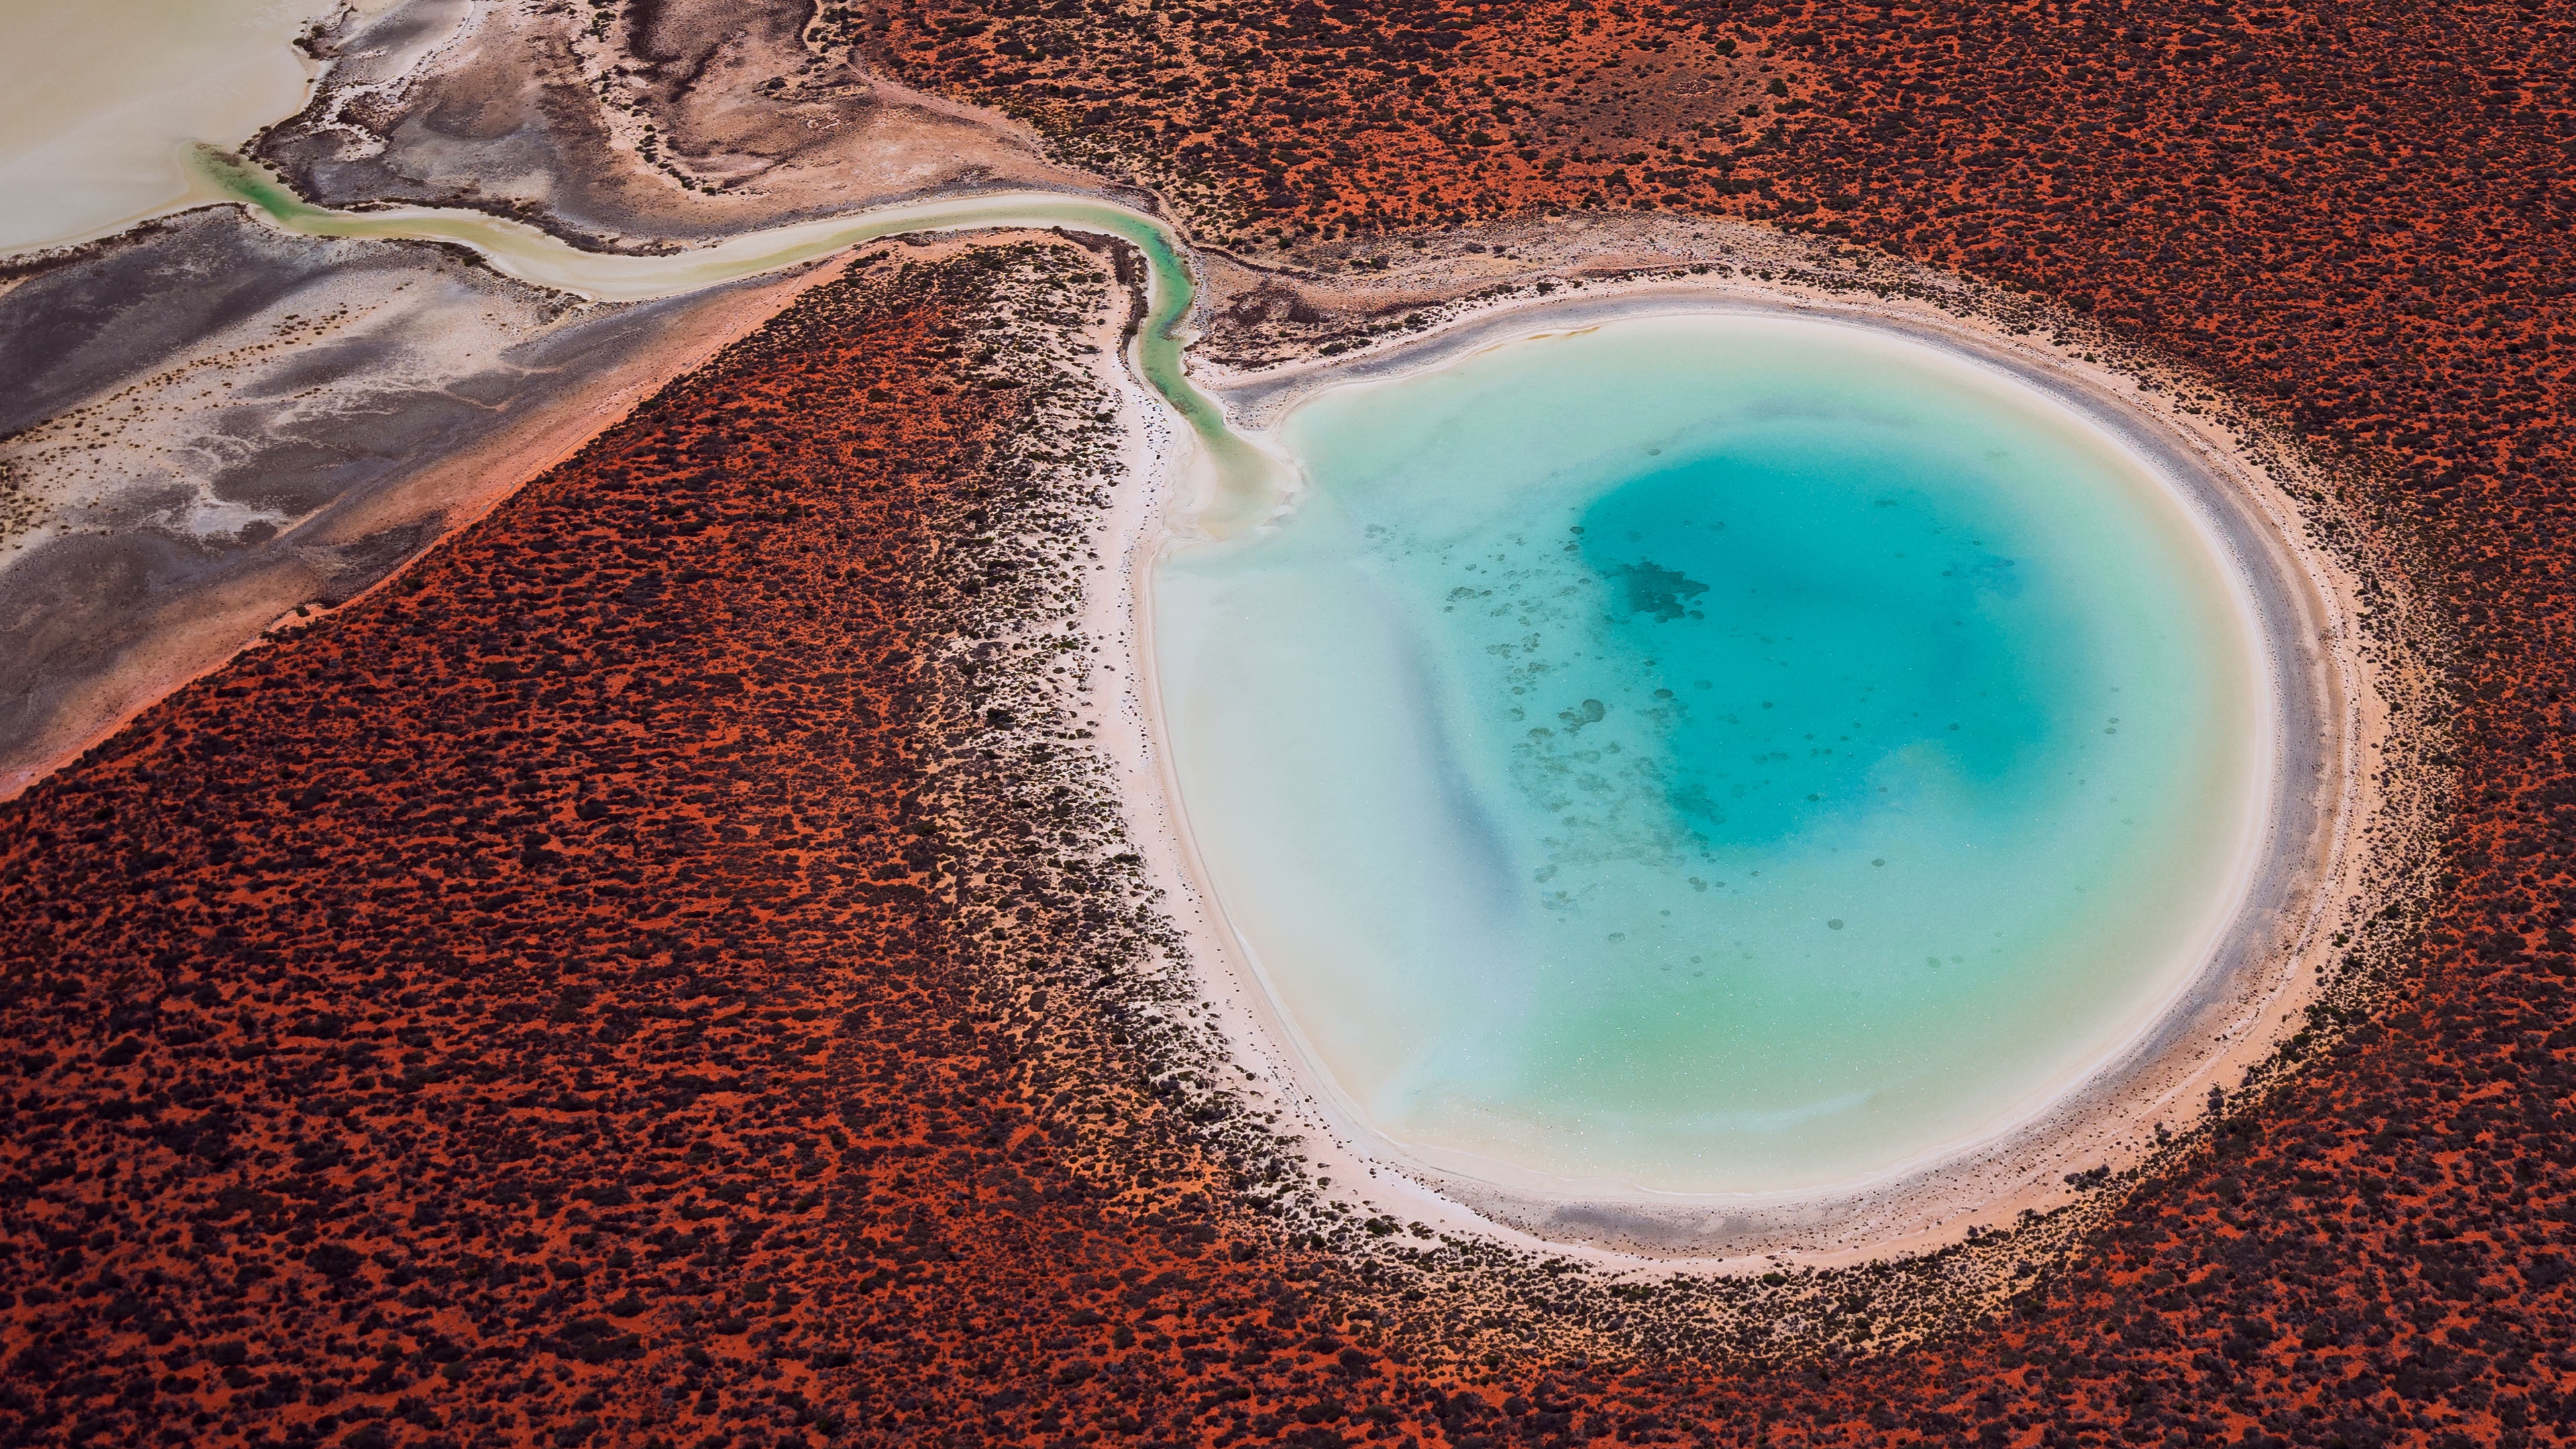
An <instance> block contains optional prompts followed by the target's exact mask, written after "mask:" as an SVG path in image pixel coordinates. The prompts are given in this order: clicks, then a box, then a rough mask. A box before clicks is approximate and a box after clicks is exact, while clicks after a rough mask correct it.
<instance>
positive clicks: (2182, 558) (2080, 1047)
mask: <svg viewBox="0 0 2576 1449" xmlns="http://www.w3.org/2000/svg"><path fill="white" fill-rule="evenodd" d="M1281 441H1282V442H1283V443H1284V444H1285V446H1286V447H1287V448H1288V449H1289V450H1290V451H1291V452H1292V453H1294V454H1295V455H1296V456H1297V457H1298V458H1299V459H1300V460H1301V462H1302V464H1303V466H1304V468H1305V471H1306V474H1307V483H1308V488H1307V491H1306V492H1305V494H1304V495H1303V496H1302V497H1301V498H1300V499H1299V500H1298V501H1297V504H1296V506H1295V509H1294V511H1293V512H1292V513H1291V514H1290V515H1289V517H1288V518H1287V519H1286V520H1285V522H1284V523H1283V524H1282V525H1281V526H1280V527H1279V528H1278V529H1277V530H1276V531H1275V532H1271V533H1268V534H1266V535H1263V536H1261V537H1259V538H1257V539H1252V540H1246V541H1238V542H1235V543H1230V544H1221V545H1204V546H1200V547H1197V548H1191V549H1184V550H1182V551H1180V552H1178V553H1176V554H1174V555H1173V556H1172V557H1171V558H1169V559H1168V560H1167V561H1166V563H1165V564H1164V565H1163V566H1162V567H1161V569H1160V571H1159V573H1158V575H1157V578H1156V580H1155V584H1154V588H1155V611H1156V635H1157V658H1158V662H1159V668H1160V672H1161V687H1162V690H1163V699H1164V703H1165V706H1166V709H1167V721H1168V729H1169V732H1170V735H1171V740H1172V745H1173V749H1174V755H1175V764H1176V768H1177V773H1178V776H1179V779H1180V783H1181V793H1182V798H1183V802H1184V805H1185V809H1186V813H1187V816H1188V820H1189V824H1190V827H1191V829H1192V832H1193V834H1194V837H1195V840H1196V843H1197V846H1198V848H1199V850H1200V853H1201V855H1202V857H1203V860H1204V862H1205V864H1206V867H1207V870H1208V873H1209V875H1210V877H1211V881H1210V884H1211V885H1212V887H1213V889H1214V890H1215V892H1216V894H1217V896H1218V898H1219V902H1220V903H1221V905H1222V906H1223V908H1224V910H1225V912H1226V913H1227V916H1228V917H1229V919H1230V920H1231V921H1232V922H1233V924H1234V925H1235V927H1236V928H1237V930H1238V931H1239V932H1240V933H1241V935H1242V936H1243V938H1244V939H1245V941H1246V944H1247V945H1248V947H1249V949H1250V951H1251V952H1252V954H1253V955H1254V956H1255V957H1256V958H1257V961H1258V965H1259V969H1260V970H1261V972H1262V974H1263V976H1264V977H1265V979H1266V981H1267V982H1268V984H1269V987H1270V990H1271V992H1272V995H1273V998H1274V1000H1275V1001H1276V1003H1277V1004H1278V1005H1279V1006H1280V1007H1281V1008H1282V1011H1283V1014H1284V1016H1285V1017H1286V1018H1287V1020H1288V1021H1289V1023H1290V1025H1291V1027H1292V1029H1293V1030H1294V1032H1295V1033H1296V1034H1297V1036H1298V1037H1299V1038H1300V1039H1301V1040H1302V1042H1303V1044H1304V1047H1305V1049H1306V1050H1307V1051H1308V1052H1309V1053H1310V1055H1311V1056H1312V1057H1313V1058H1314V1059H1315V1061H1316V1062H1317V1064H1318V1065H1320V1066H1321V1067H1322V1068H1323V1070H1324V1071H1325V1072H1326V1073H1327V1074H1328V1075H1329V1077H1330V1078H1331V1079H1332V1081H1333V1082H1334V1084H1335V1086H1336V1087H1337V1088H1338V1089H1339V1091H1340V1092H1341V1093H1342V1094H1343V1096H1344V1097H1345V1098H1346V1099H1347V1103H1348V1105H1350V1106H1351V1107H1352V1108H1354V1109H1355V1110H1356V1111H1357V1112H1358V1113H1359V1114H1360V1115H1361V1116H1362V1117H1363V1118H1364V1119H1366V1121H1367V1122H1368V1123H1369V1124H1370V1125H1371V1126H1374V1127H1375V1128H1376V1129H1378V1130H1379V1131H1380V1132H1382V1133H1384V1134H1385V1135H1386V1136H1388V1137H1390V1138H1392V1139H1395V1140H1396V1141H1397V1142H1399V1143H1401V1144H1404V1145H1405V1146H1406V1147H1407V1148H1408V1149H1409V1150H1411V1151H1412V1152H1413V1153H1415V1154H1416V1155H1418V1156H1421V1157H1424V1158H1426V1159H1429V1160H1431V1161H1433V1162H1435V1163H1439V1164H1444V1165H1447V1166H1451V1167H1460V1168H1466V1169H1468V1170H1472V1171H1477V1172H1480V1173H1483V1174H1484V1175H1487V1176H1490V1177H1495V1178H1498V1179H1502V1180H1507V1181H1515V1182H1521V1183H1524V1184H1527V1185H1542V1186H1543V1185H1547V1184H1549V1183H1550V1182H1551V1181H1553V1180H1570V1181H1573V1182H1582V1183H1585V1184H1587V1185H1589V1186H1590V1187H1591V1188H1593V1189H1596V1190H1597V1189H1598V1188H1600V1187H1601V1186H1603V1185H1604V1184H1625V1185H1627V1186H1630V1187H1634V1188H1640V1189H1645V1190H1648V1191H1654V1192H1762V1191H1780V1190H1791V1189H1797V1188H1802V1187H1813V1186H1820V1185H1826V1184H1832V1183H1839V1182H1848V1181H1852V1180H1856V1179H1859V1178H1863V1177H1866V1176H1868V1175H1870V1174H1873V1173H1877V1172H1882V1171H1886V1170H1889V1169H1891V1168H1894V1167H1897V1166H1900V1165H1902V1164H1905V1163H1907V1162H1910V1161H1914V1160H1918V1159H1920V1158H1922V1157H1923V1156H1925V1155H1926V1154H1929V1153H1933V1152H1937V1151H1939V1150H1941V1149H1942V1148H1944V1147H1945V1146H1950V1145H1955V1144H1957V1143H1959V1142H1961V1141H1963V1140H1966V1139H1970V1138H1973V1137H1974V1136H1976V1135H1978V1134H1980V1133H1982V1132H1986V1131H1990V1130H1993V1129H1994V1128H1996V1127H1998V1126H2000V1125H2003V1124H2004V1123H2006V1122H2007V1121H2008V1120H2009V1119H2011V1118H2012V1117H2013V1116H2014V1115H2015V1114H2017V1113H2021V1112H2026V1111H2027V1110H2029V1109H2030V1108H2031V1107H2033V1106H2034V1105H2036V1104H2037V1103H2038V1102H2040V1101H2042V1100H2044V1099H2045V1097H2046V1096H2047V1095H2048V1094H2049V1092H2050V1090H2051V1088H2052V1086H2053V1085H2054V1084H2060V1083H2062V1081H2063V1079H2064V1078H2065V1077H2066V1076H2067V1075H2068V1074H2069V1073H2071V1072H2076V1071H2080V1070H2081V1069H2083V1068H2084V1067H2085V1066H2087V1065H2088V1064H2090V1063H2092V1062H2094V1061H2096V1060H2097V1059H2099V1058H2100V1057H2101V1056H2102V1055H2103V1054H2104V1053H2105V1052H2107V1051H2109V1050H2111V1049H2113V1048H2115V1047H2117V1046H2118V1045H2119V1044H2120V1043H2122V1042H2123V1041H2124V1040H2125V1039H2127V1038H2129V1037H2130V1036H2131V1035H2132V1034H2134V1033H2135V1032H2136V1031H2137V1030H2138V1029H2139V1028H2140V1027H2141V1026H2142V1025H2143V1024H2144V1023H2145V1022H2146V1021H2147V1020H2149V1019H2150V1018H2151V1016H2152V1014H2153V1012H2154V1010H2155V1009H2156V1008H2157V1007H2158V1006H2159V1005H2160V1004H2161V1003H2162V1002H2163V1001H2165V1000H2166V999H2167V998H2168V997H2169V995H2170V994H2171V993H2172V991H2173V990H2174V989H2175V988H2176V987H2177V986H2178V985H2179V984H2180V983H2181V982H2182V981H2183V980H2184V979H2185V978H2186V977H2187V976H2188V974H2189V973H2190V972H2192V971H2193V970H2194V969H2195V968H2196V967H2197V966H2198V965H2199V964H2200V962H2201V960H2202V959H2203V957H2204V955H2205V952H2206V949H2207V947H2208V945H2209V943H2210V941H2211V940H2212V938H2213V937H2214V935H2215V932H2216V929H2217V927H2218V926H2219V925H2220V924H2221V923H2222V921H2223V917H2224V915H2225V914H2226V910H2227V908H2228V907H2229V906H2231V905H2232V903H2233V899H2234V893H2235V891H2236V890H2237V888H2238V886H2237V881H2238V879H2239V868H2240V866H2241V864H2242V863H2243V860H2244V856H2245V853H2246V851H2247V849H2248V848H2249V846H2250V844H2251V842H2252V840H2253V838H2254V834H2255V832H2256V829H2257V827H2258V825H2259V805H2258V801H2259V798H2260V788H2259V787H2260V784H2261V759H2262V753H2261V744H2262V725H2261V718H2262V716H2261V713H2260V700H2261V699H2262V697H2263V696H2262V682H2261V671H2260V666H2259V664H2258V663H2257V658H2256V654H2255V652H2254V645H2253V642H2252V633H2251V628H2250V624H2249V623H2248V621H2247V620H2246V618H2245V617H2244V616H2243V614H2242V611H2241V610H2240V609H2239V607H2238V605H2237V601H2236V600H2237V596H2236V594H2235V593H2234V592H2233V590H2234V584H2233V582H2232V576H2231V575H2230V573H2229V572H2228V570H2227V568H2226V566H2224V565H2222V564H2221V563H2220V561H2219V560H2218V558H2217V557H2216V556H2215V554H2214V552H2213V551H2212V545H2211V544H2210V542H2209V541H2208V539H2207V538H2206V537H2205V535H2204V534H2203V533H2202V531H2201V530H2199V529H2198V528H2197V527H2196V526H2195V524H2194V523H2193V521H2192V520H2191V519H2190V517H2189V516H2188V515H2187V514H2186V513H2185V512H2184V511H2183V508H2182V505H2181V504H2179V503H2178V502H2177V501H2175V499H2174V498H2173V497H2172V496H2171V495H2169V494H2168V493H2167V491H2166V490H2165V489H2164V488H2163V487H2162V486H2161V485H2159V484H2158V483H2157V482H2156V481H2155V480H2153V479H2152V478H2151V477H2150V476H2149V475H2147V474H2146V473H2145V472H2144V471H2143V470H2142V468H2141V466H2140V465H2138V464H2137V463H2135V462H2134V461H2133V460H2132V459H2131V458H2130V457H2129V456H2128V455H2127V454H2125V453H2122V452H2121V451H2119V450H2118V449H2116V448H2115V447H2114V446H2113V445H2111V444H2110V443H2109V441H2108V440H2107V439H2105V438H2103V437H2101V436H2100V435H2099V434H2097V433H2095V432H2093V431H2092V430H2090V429H2089V428H2087V427H2086V426H2084V425H2083V424H2081V423H2080V422H2079V421H2077V420H2076V419H2075V418H2074V417H2073V416H2072V415H2071V414H2068V413H2066V412H2064V411H2063V410H2061V409H2060V408H2058V407H2057V406H2056V405H2055V404H2053V403H2051V402H2049V401H2048V400H2046V399H2045V398H2043V397H2041V396H2040V395H2039V394H2037V393H2035V392H2032V391H2030V390H2027V389H2026V388H2024V387H2022V386H2021V385H2019V384H2017V383H2012V382H2009V381H2007V380H2005V379H2003V378H2001V377H2000V376H1998V375H1994V374H1990V373H1987V372H1986V371H1984V370H1982V369H1979V368H1976V367H1974V366H1972V365H1970V364H1967V363H1964V362H1960V361H1956V360H1953V359H1950V358H1947V357H1945V356H1942V355H1940V354H1937V353H1934V352H1932V351H1931V350H1929V349H1927V348H1923V347H1920V346H1917V345H1914V344H1910V343H1906V342H1903V341H1900V340H1896V339H1893V338H1890V337H1887V336H1885V335H1883V334H1876V333H1871V332H1866V331H1863V330H1860V329H1858V328H1854V327H1850V326H1842V325H1835V324H1827V323H1820V322H1813V321H1801V320H1788V319H1771V318H1753V317H1724V318H1721V317H1701V318H1690V319H1679V318H1676V319H1661V320H1644V321H1637V322H1630V323H1622V324H1617V325H1613V326H1608V327H1603V328H1599V329H1595V330H1593V331H1590V332H1587V333H1583V334H1579V335H1574V336H1563V337H1553V338H1545V339H1536V340H1529V341H1522V342H1517V343H1512V344H1509V345H1506V346H1503V347H1501V348H1498V349H1495V350H1492V351H1488V352H1486V353H1484V354H1481V355H1479V356H1476V357H1473V358H1470V359H1468V360H1466V361H1464V362H1461V363H1457V364H1453V365H1451V366H1448V367H1446V368H1443V369H1440V370H1437V371H1434V372H1430V373H1427V374H1423V375H1418V376H1415V377H1412V378H1408V379H1403V380H1398V381H1392V382H1384V383H1373V384H1368V385H1363V386H1354V387H1347V388H1343V389H1340V390H1336V391H1333V392H1329V393H1326V394H1324V395H1322V396H1321V397H1319V398H1318V399H1316V400H1314V401H1311V402H1309V403H1307V404H1306V405H1304V406H1303V407H1301V408H1300V409H1298V410H1297V411H1296V412H1294V413H1292V414H1291V415H1290V417H1289V419H1288V420H1287V422H1286V423H1285V425H1284V426H1283V428H1282V430H1281Z"/></svg>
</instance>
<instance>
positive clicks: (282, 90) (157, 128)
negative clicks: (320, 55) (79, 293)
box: [0, 0, 336, 251]
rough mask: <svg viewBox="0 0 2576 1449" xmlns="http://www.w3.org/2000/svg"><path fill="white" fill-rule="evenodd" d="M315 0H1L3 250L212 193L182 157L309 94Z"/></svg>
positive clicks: (114, 225) (240, 136) (253, 126)
mask: <svg viewBox="0 0 2576 1449" xmlns="http://www.w3.org/2000/svg"><path fill="white" fill-rule="evenodd" d="M335 8H336V7H333V6H327V5H317V4H314V3H312V0H186V3H174V0H78V3H63V0H0V34H5V35H6V36H7V37H8V43H7V45H6V46H5V47H0V195H5V196H7V197H8V198H9V204H8V207H7V209H6V210H5V211H0V251H26V250H31V249H37V248H43V247H55V246H68V245H70V244H72V243H75V242H83V241H88V240H90V239H92V238H94V237H101V236H107V235H111V234H113V233H115V232H118V231H121V230H123V229H124V228H126V227H128V226H131V225H133V224H134V223H135V222H137V221H141V220H143V219H144V218H146V217H151V216H157V215H160V214H163V213H165V212H170V211H175V210H178V209H180V208H183V207H186V206H190V205H194V204H197V203H199V202H205V201H214V200H219V199H221V196H222V193H221V192H220V191H218V190H216V189H215V188H214V187H213V185H212V184H211V183H210V182H208V181H207V180H206V178H205V177H204V176H203V175H202V174H201V173H200V172H199V171H198V170H197V169H196V168H195V167H194V166H193V165H192V164H191V162H190V154H189V153H190V151H191V149H192V148H193V147H195V146H197V145H214V146H225V147H233V146H239V145H240V144H241V143H242V142H244V141H246V140H248V139H249V138H250V137H251V136H252V135H253V134H255V133H256V132H257V131H258V130H259V129H260V128H261V127H263V126H266V125H269V124H271V123H272V122H275V121H278V120H281V119H283V118H284V117H287V116H290V115H293V114H294V113H295V112H296V110H297V109H298V108H300V107H301V106H302V105H303V104H304V98H305V92H306V88H307V87H308V86H310V85H311V84H312V78H313V74H314V69H315V68H314V65H313V63H312V62H311V61H310V60H309V59H307V58H306V57H305V56H304V55H303V54H302V53H301V52H300V51H298V50H296V48H295V38H296V37H297V36H298V35H299V34H301V33H302V32H303V30H304V28H305V27H306V26H307V25H308V24H310V23H311V22H312V21H313V20H314V19H315V18H316V17H317V16H321V15H327V14H329V13H331V11H332V10H333V9H335Z"/></svg>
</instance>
